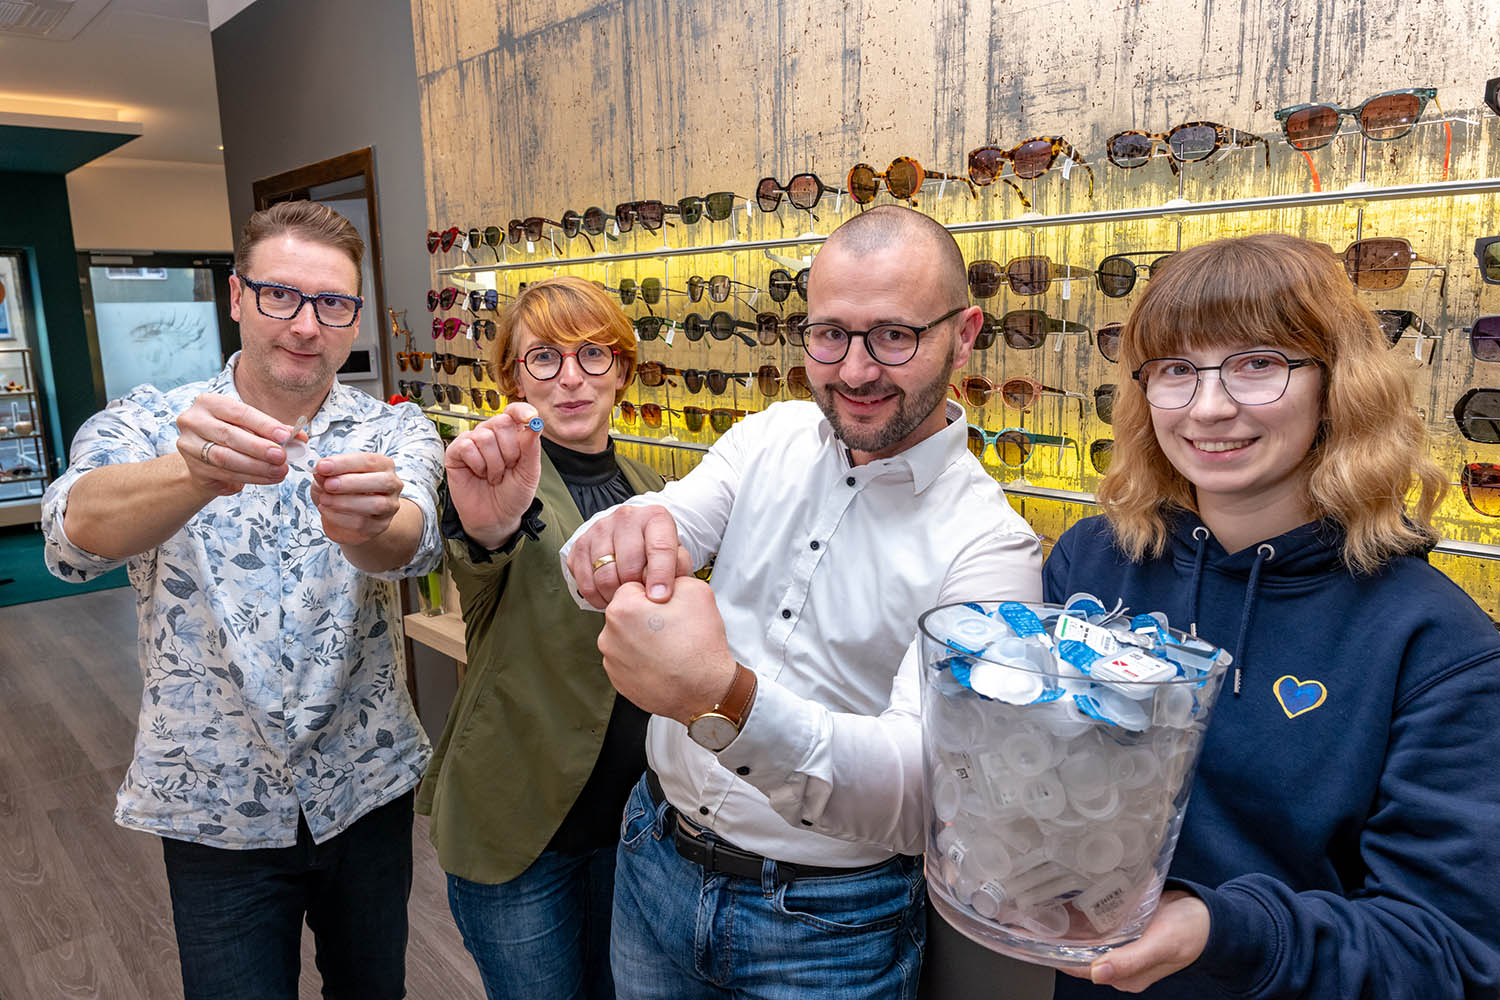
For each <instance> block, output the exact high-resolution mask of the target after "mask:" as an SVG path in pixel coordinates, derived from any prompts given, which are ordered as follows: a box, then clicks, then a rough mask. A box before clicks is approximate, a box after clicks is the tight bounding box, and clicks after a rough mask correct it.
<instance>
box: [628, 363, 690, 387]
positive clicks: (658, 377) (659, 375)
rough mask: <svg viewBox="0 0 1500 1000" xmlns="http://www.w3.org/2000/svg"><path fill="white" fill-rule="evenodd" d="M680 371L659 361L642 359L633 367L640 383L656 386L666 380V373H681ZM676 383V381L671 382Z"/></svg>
mask: <svg viewBox="0 0 1500 1000" xmlns="http://www.w3.org/2000/svg"><path fill="white" fill-rule="evenodd" d="M681 374H682V372H680V371H678V370H677V369H676V368H672V367H670V366H668V365H664V364H662V363H661V362H660V361H642V362H641V363H640V364H639V365H638V366H636V369H635V377H636V378H638V379H640V381H641V385H644V386H647V387H649V388H652V389H654V388H656V387H657V386H659V385H661V384H662V383H663V382H665V381H667V376H668V375H681ZM672 384H673V385H676V384H677V383H675V382H674V383H672Z"/></svg>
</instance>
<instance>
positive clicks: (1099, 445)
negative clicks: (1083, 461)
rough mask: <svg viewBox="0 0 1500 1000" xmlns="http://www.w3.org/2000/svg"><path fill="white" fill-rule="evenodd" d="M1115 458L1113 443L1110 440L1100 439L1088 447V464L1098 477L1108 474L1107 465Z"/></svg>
mask: <svg viewBox="0 0 1500 1000" xmlns="http://www.w3.org/2000/svg"><path fill="white" fill-rule="evenodd" d="M1114 457H1115V443H1114V441H1113V440H1112V439H1110V438H1101V439H1100V440H1098V441H1095V442H1094V443H1093V444H1091V445H1089V462H1091V463H1092V464H1093V466H1094V471H1095V472H1097V473H1099V475H1101V476H1102V475H1104V474H1105V473H1107V472H1109V463H1110V462H1111V461H1113V460H1114Z"/></svg>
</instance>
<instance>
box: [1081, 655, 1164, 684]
mask: <svg viewBox="0 0 1500 1000" xmlns="http://www.w3.org/2000/svg"><path fill="white" fill-rule="evenodd" d="M1089 675H1090V676H1091V677H1092V678H1093V679H1094V680H1096V681H1101V682H1115V683H1122V682H1123V683H1126V684H1155V683H1159V682H1161V681H1169V680H1171V679H1172V678H1174V677H1176V676H1177V668H1176V666H1174V665H1173V664H1172V662H1171V661H1170V660H1163V659H1160V658H1159V657H1155V656H1152V655H1150V654H1149V653H1145V652H1143V651H1141V650H1138V649H1127V650H1124V651H1122V652H1121V653H1119V654H1118V655H1116V656H1106V657H1100V658H1099V659H1097V660H1095V661H1094V663H1093V665H1092V669H1091V670H1090V671H1089Z"/></svg>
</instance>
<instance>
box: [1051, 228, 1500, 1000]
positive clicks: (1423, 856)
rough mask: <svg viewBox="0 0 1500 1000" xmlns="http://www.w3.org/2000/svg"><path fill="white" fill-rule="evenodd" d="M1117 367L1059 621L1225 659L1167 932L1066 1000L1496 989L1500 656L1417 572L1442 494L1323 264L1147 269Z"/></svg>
mask: <svg viewBox="0 0 1500 1000" xmlns="http://www.w3.org/2000/svg"><path fill="white" fill-rule="evenodd" d="M1120 369H1121V370H1120V375H1119V378H1118V380H1117V382H1118V385H1119V387H1120V388H1119V390H1118V394H1117V396H1116V400H1115V413H1114V429H1115V454H1114V462H1113V466H1112V469H1111V472H1110V474H1109V475H1108V476H1107V477H1106V478H1105V480H1104V482H1103V483H1102V484H1101V486H1100V489H1099V502H1100V506H1101V508H1102V509H1103V511H1104V515H1103V516H1101V517H1093V518H1089V519H1087V520H1084V521H1082V522H1080V523H1078V524H1075V525H1074V526H1073V527H1072V528H1070V529H1069V530H1068V531H1067V532H1066V533H1065V534H1064V535H1063V536H1062V538H1061V539H1060V540H1059V542H1058V544H1057V546H1056V548H1055V549H1054V550H1053V552H1052V555H1051V558H1050V559H1049V561H1048V563H1047V565H1046V567H1045V569H1044V588H1045V591H1046V596H1047V599H1048V600H1051V601H1061V600H1064V599H1066V598H1067V597H1068V596H1069V595H1070V594H1073V593H1076V592H1079V591H1087V592H1089V593H1092V594H1095V595H1097V596H1098V597H1100V598H1101V599H1102V600H1103V601H1104V603H1105V604H1106V606H1108V605H1112V604H1113V603H1114V602H1115V601H1116V600H1117V599H1119V600H1123V601H1124V602H1125V603H1126V604H1127V605H1128V606H1130V607H1131V608H1132V609H1134V610H1136V611H1164V612H1166V613H1167V615H1168V616H1169V617H1170V619H1171V621H1172V624H1173V625H1174V626H1179V627H1182V628H1187V627H1189V626H1192V627H1195V628H1196V629H1197V632H1198V634H1199V635H1201V636H1203V637H1204V638H1206V639H1208V640H1209V641H1211V642H1215V643H1217V644H1219V645H1221V646H1223V647H1225V648H1226V649H1228V650H1229V651H1230V652H1231V653H1232V654H1233V656H1234V663H1233V666H1232V667H1231V668H1230V671H1231V674H1230V677H1229V678H1228V680H1227V681H1226V684H1225V687H1224V690H1223V692H1222V693H1221V695H1220V697H1219V700H1218V703H1217V705H1216V706H1215V708H1214V712H1213V719H1212V721H1211V723H1210V725H1209V729H1208V734H1207V738H1206V741H1205V745H1204V748H1203V752H1202V757H1201V759H1200V761H1199V765H1198V772H1197V775H1196V777H1195V779H1194V782H1193V787H1192V794H1191V803H1190V805H1189V808H1188V810H1187V816H1186V820H1185V823H1184V826H1183V829H1182V835H1181V839H1180V840H1179V842H1178V844H1177V850H1176V854H1175V855H1174V857H1173V859H1172V866H1171V871H1170V873H1169V880H1168V882H1167V886H1166V891H1164V892H1163V894H1162V897H1161V904H1160V907H1159V908H1158V910H1157V913H1156V916H1155V918H1154V920H1153V921H1152V923H1151V924H1150V926H1149V927H1148V928H1147V929H1146V932H1145V934H1144V935H1142V937H1141V938H1140V939H1139V940H1137V941H1134V942H1132V943H1130V944H1127V945H1124V946H1122V947H1120V948H1117V949H1115V950H1113V951H1111V952H1110V953H1109V954H1107V955H1105V956H1104V957H1102V958H1099V959H1097V960H1096V961H1095V962H1094V964H1093V966H1092V967H1091V968H1089V969H1087V970H1084V971H1083V972H1082V973H1081V975H1080V976H1079V977H1078V978H1074V979H1069V978H1067V977H1062V976H1060V977H1058V982H1057V991H1056V995H1057V997H1059V998H1067V997H1082V996H1096V995H1099V994H1102V993H1104V992H1105V991H1104V990H1102V989H1100V988H1099V986H1100V985H1105V986H1110V987H1114V988H1116V989H1120V990H1126V991H1130V992H1144V993H1145V995H1147V996H1151V997H1193V998H1202V997H1214V996H1226V997H1229V996H1232V997H1240V998H1271V997H1278V998H1279V997H1310V998H1311V997H1316V998H1329V1000H1331V998H1341V997H1362V998H1380V997H1413V996H1420V997H1423V998H1424V1000H1436V998H1440V997H1443V998H1446V997H1477V996H1486V997H1493V996H1495V995H1496V990H1497V989H1500V766H1497V762H1500V635H1497V633H1496V630H1495V627H1494V626H1493V625H1492V624H1491V622H1490V621H1489V619H1488V618H1486V616H1485V615H1484V613H1483V612H1482V611H1481V610H1480V609H1479V608H1478V607H1477V606H1476V605H1475V604H1474V602H1473V601H1472V600H1470V599H1469V597H1468V596H1467V595H1465V594H1464V592H1463V591H1462V590H1460V589H1459V588H1458V587H1457V586H1455V585H1454V584H1453V583H1452V582H1451V581H1450V580H1449V579H1448V578H1447V577H1446V576H1444V575H1443V574H1442V573H1441V572H1439V571H1438V570H1436V569H1434V568H1432V567H1431V566H1430V565H1428V563H1427V561H1426V558H1425V556H1426V553H1427V551H1428V550H1429V549H1430V548H1431V546H1432V544H1433V542H1434V540H1435V539H1436V534H1435V532H1434V531H1433V529H1432V527H1431V524H1430V517H1431V515H1432V512H1433V510H1434V508H1435V507H1436V506H1437V504H1438V501H1439V500H1440V499H1441V497H1442V494H1443V491H1444V487H1445V485H1446V477H1445V476H1444V475H1443V473H1442V471H1441V470H1440V469H1439V468H1438V467H1437V466H1436V465H1435V464H1434V462H1433V461H1432V459H1431V458H1430V457H1429V456H1428V442H1427V435H1426V433H1425V430H1424V428H1423V424H1422V420H1421V418H1420V416H1419V415H1418V413H1417V410H1416V407H1415V405H1414V404H1413V401H1412V395H1411V390H1410V387H1409V385H1408V382H1407V379H1406V377H1405V375H1404V374H1403V372H1402V371H1401V367H1400V365H1399V363H1398V361H1397V359H1396V358H1395V357H1394V356H1393V354H1392V352H1391V351H1390V349H1389V344H1388V341H1387V340H1385V339H1384V337H1383V336H1382V334H1381V332H1380V327H1379V325H1378V324H1377V322H1376V320H1375V317H1374V316H1373V315H1372V314H1371V312H1370V311H1369V310H1368V309H1366V308H1365V307H1364V306H1363V305H1362V304H1361V303H1360V302H1359V300H1358V298H1357V297H1356V295H1355V292H1354V289H1353V287H1352V286H1351V284H1350V282H1349V279H1348V278H1347V277H1346V276H1345V274H1344V272H1343V270H1342V268H1341V267H1340V266H1339V262H1338V260H1337V259H1336V258H1335V257H1334V255H1333V254H1332V253H1331V252H1330V251H1329V250H1328V249H1327V248H1326V247H1323V246H1320V245H1318V244H1314V243H1309V242H1307V241H1305V240H1300V239H1296V238H1294V237H1290V236H1280V235H1269V234H1268V235H1259V236H1250V237H1244V238H1239V239H1227V240H1219V241H1217V242H1214V243H1209V244H1205V245H1203V246H1199V247H1194V248H1193V249H1190V250H1187V251H1184V252H1182V253H1179V254H1176V255H1175V256H1174V257H1173V258H1172V259H1171V260H1170V261H1167V262H1165V263H1164V264H1163V265H1162V266H1161V267H1159V268H1158V269H1157V270H1156V272H1155V274H1154V275H1153V277H1152V279H1151V282H1150V284H1149V286H1148V287H1147V289H1146V291H1145V292H1144V294H1143V295H1142V296H1141V299H1140V301H1139V302H1138V303H1137V304H1136V307H1135V309H1134V310H1133V311H1132V313H1131V316H1130V318H1129V320H1128V321H1127V323H1126V324H1125V329H1124V331H1123V336H1122V338H1121V343H1120ZM1408 500H1409V501H1410V506H1408ZM1085 979H1087V980H1091V981H1092V983H1093V984H1098V985H1090V984H1089V983H1088V982H1085V981H1082V980H1085Z"/></svg>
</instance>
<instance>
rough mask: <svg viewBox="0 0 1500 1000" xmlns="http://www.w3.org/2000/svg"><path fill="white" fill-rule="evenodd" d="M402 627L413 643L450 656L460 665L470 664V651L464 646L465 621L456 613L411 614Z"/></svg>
mask: <svg viewBox="0 0 1500 1000" xmlns="http://www.w3.org/2000/svg"><path fill="white" fill-rule="evenodd" d="M401 624H402V626H403V627H404V628H405V629H406V634H407V635H408V636H409V637H410V638H411V641H412V642H418V643H421V644H422V645H424V646H426V647H428V648H429V649H434V650H436V651H437V652H439V653H442V654H443V655H444V656H450V657H452V658H453V659H455V660H457V661H458V662H459V663H460V664H467V663H468V662H469V651H468V649H467V648H466V647H465V646H464V619H463V616H462V615H459V614H455V613H454V612H451V611H449V612H445V613H443V614H441V615H424V614H420V613H417V614H410V615H406V616H404V617H403V618H402V619H401Z"/></svg>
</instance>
